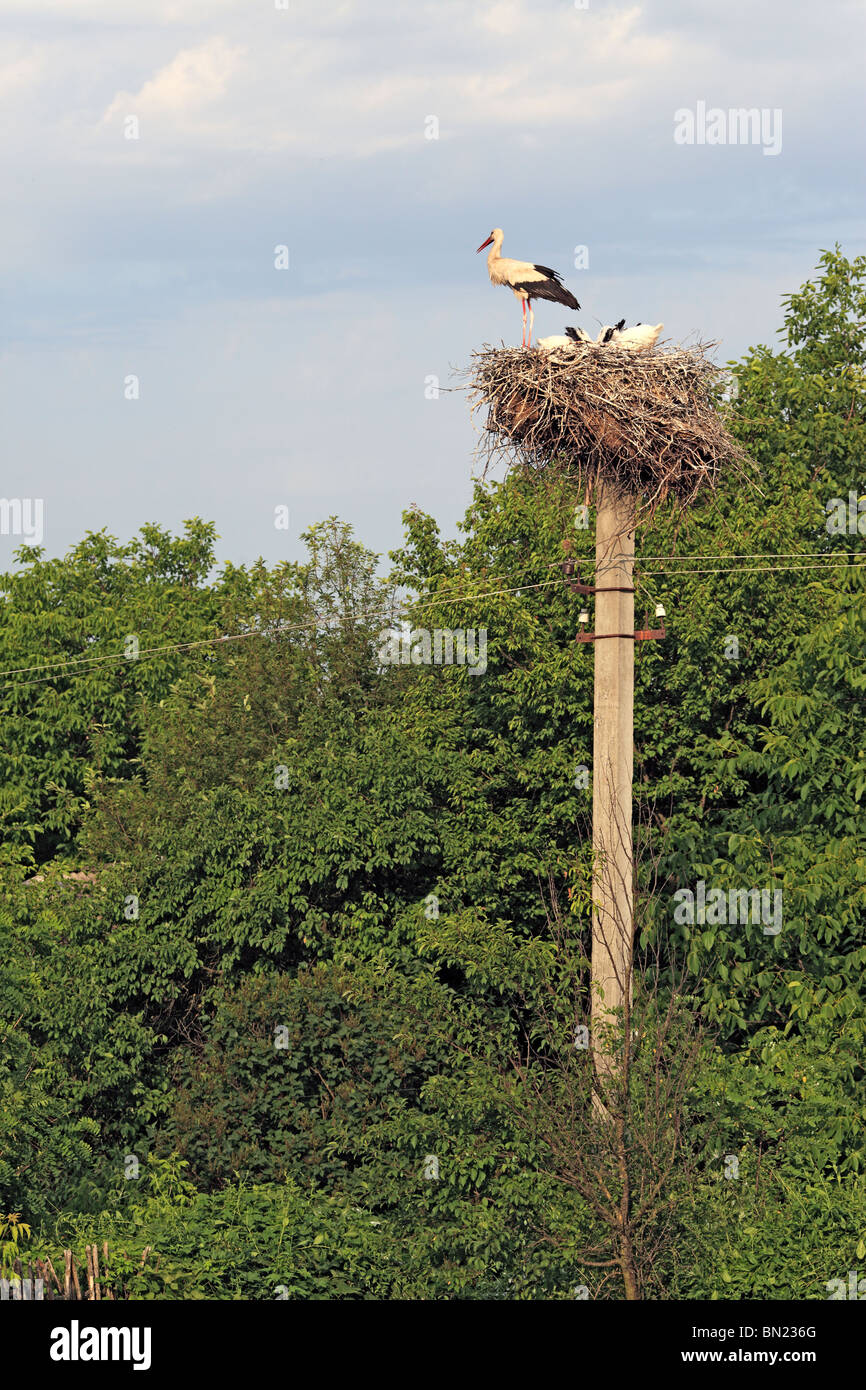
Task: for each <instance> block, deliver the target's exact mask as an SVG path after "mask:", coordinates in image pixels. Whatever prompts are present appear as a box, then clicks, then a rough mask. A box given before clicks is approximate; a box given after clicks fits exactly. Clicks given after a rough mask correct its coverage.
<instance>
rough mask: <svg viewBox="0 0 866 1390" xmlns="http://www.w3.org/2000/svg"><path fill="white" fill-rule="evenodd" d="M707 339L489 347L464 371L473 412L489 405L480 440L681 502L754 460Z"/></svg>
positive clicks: (594, 482)
mask: <svg viewBox="0 0 866 1390" xmlns="http://www.w3.org/2000/svg"><path fill="white" fill-rule="evenodd" d="M713 347H715V344H714V343H699V344H697V345H696V346H695V347H693V348H681V347H669V348H663V349H662V350H660V351H655V352H647V353H635V352H630V351H627V350H625V349H621V348H616V347H612V346H611V345H610V344H604V345H599V344H595V343H589V344H580V345H578V346H576V347H575V349H574V350H573V351H572V350H569V349H556V350H554V351H553V352H546V351H543V350H542V349H540V348H532V349H526V348H491V347H487V346H485V347H484V349H483V350H482V351H481V352H476V353H473V358H472V366H471V367H470V368H469V370H468V372H467V374H466V375H467V377H468V384H469V389H470V399H471V401H472V406H473V409H474V410H476V411H477V410H479V409H485V408H486V412H487V414H486V420H485V430H484V433H483V435H482V439H481V444H480V450H481V453H482V455H483V456H484V457H485V458H486V463H487V465H489V464H490V463H491V462H492V461H493V460H494V459H495V458H497V457H499V456H504V457H506V459H507V460H508V462H509V463H512V464H513V463H515V462H516V463H517V464H518V465H520V466H522V467H525V468H530V469H534V470H537V471H541V470H545V471H547V470H555V471H557V472H559V473H565V474H568V475H570V476H573V477H574V478H575V481H576V483H577V484H578V486H580V487H583V488H585V490H586V494H587V496H588V497H589V496H591V495H592V493H593V491H594V489H595V488H596V487H597V486H598V484H599V483H603V484H607V485H610V486H613V487H615V488H617V489H618V490H620V491H623V492H630V493H634V494H635V495H636V496H638V497H639V498H641V499H643V504H644V505H643V507H642V511H644V512H645V511H646V510H647V509H648V510H649V511H650V512H652V511H653V510H654V509H655V507H656V506H658V504H659V503H661V502H663V501H665V499H666V498H668V497H670V498H672V499H673V500H674V501H675V502H677V503H678V504H679V505H680V506H682V507H686V506H688V505H689V504H690V503H691V502H693V501H694V499H695V498H696V497H697V495H698V493H699V492H701V491H702V490H703V489H704V488H715V487H716V486H717V485H718V482H719V480H720V478H721V476H722V473H723V471H736V472H738V473H741V474H743V473H745V471H746V469H747V468H749V467H751V466H752V465H750V461H749V459H748V457H747V455H746V454H745V453H744V451H743V450H742V449H741V448H740V446H739V444H737V442H736V441H735V440H734V439H733V438H732V436H731V435H730V433H729V432H728V429H727V427H726V425H725V422H724V419H723V416H722V414H721V413H720V389H721V386H722V384H723V377H724V373H723V371H722V369H721V368H719V367H718V365H717V364H716V363H715V362H713V361H712V360H711V358H710V356H709V353H710V351H711V349H712V348H713Z"/></svg>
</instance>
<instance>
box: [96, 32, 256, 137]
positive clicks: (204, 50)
mask: <svg viewBox="0 0 866 1390" xmlns="http://www.w3.org/2000/svg"><path fill="white" fill-rule="evenodd" d="M245 52H246V50H245V49H244V48H241V47H234V46H232V45H231V44H230V43H228V42H227V41H226V40H225V39H224V38H222V37H221V36H217V37H215V38H211V39H207V40H206V41H205V42H204V43H202V44H199V45H198V46H197V47H195V48H186V49H183V50H182V51H181V52H180V53H178V54H177V56H176V57H174V58H172V60H171V62H169V63H166V64H165V66H164V67H161V68H160V69H159V71H158V72H156V73H155V74H154V76H153V77H151V78H150V79H149V80H148V81H147V82H145V83H144V85H143V86H142V87H141V88H140V89H139V91H137V92H135V93H130V92H118V94H117V96H115V98H114V100H113V101H112V102H111V104H110V105H109V107H108V109H107V110H106V112H105V114H104V115H103V118H102V119H103V121H104V122H105V123H110V122H112V121H114V120H116V119H117V118H121V119H122V118H123V117H124V116H125V115H126V114H127V113H128V112H133V113H135V114H136V115H138V116H140V117H142V118H146V117H148V116H151V117H157V118H159V117H168V118H169V119H170V121H171V122H172V125H173V128H174V129H176V126H175V125H174V123H175V122H177V121H179V120H196V119H197V118H200V117H201V116H202V114H203V113H206V112H207V111H208V109H212V108H213V107H215V106H219V105H220V103H221V100H222V98H223V97H224V96H225V95H226V94H227V92H228V90H229V84H230V82H231V79H232V78H233V77H234V76H235V75H236V74H237V73H238V72H239V70H240V69H241V66H242V63H243V59H244V54H245Z"/></svg>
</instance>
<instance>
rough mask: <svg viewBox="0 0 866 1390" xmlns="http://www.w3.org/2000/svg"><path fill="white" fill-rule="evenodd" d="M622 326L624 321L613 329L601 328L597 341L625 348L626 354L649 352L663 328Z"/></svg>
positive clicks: (644, 325)
mask: <svg viewBox="0 0 866 1390" xmlns="http://www.w3.org/2000/svg"><path fill="white" fill-rule="evenodd" d="M624 324H625V319H620V321H619V323H618V324H616V326H615V327H614V328H603V329H602V330H601V332H600V333H599V335H598V341H599V342H600V343H608V344H609V345H610V346H611V347H615V348H625V349H626V350H627V351H628V352H649V350H650V348H654V347H655V345H656V343H657V342H658V340H659V335H660V334H661V331H662V329H663V328H664V324H663V323H636V324H635V326H634V328H625V327H624V326H623V325H624ZM566 332H568V330H567V329H566Z"/></svg>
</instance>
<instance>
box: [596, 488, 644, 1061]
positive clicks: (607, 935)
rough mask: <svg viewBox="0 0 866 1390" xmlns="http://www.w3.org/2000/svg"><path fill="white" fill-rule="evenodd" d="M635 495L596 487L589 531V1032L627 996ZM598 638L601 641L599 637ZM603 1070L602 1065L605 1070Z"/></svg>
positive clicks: (631, 931)
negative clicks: (592, 564) (591, 666)
mask: <svg viewBox="0 0 866 1390" xmlns="http://www.w3.org/2000/svg"><path fill="white" fill-rule="evenodd" d="M634 525H635V498H634V497H633V496H632V495H628V494H624V493H621V492H617V491H615V490H613V489H612V488H610V487H609V486H605V485H602V484H599V489H598V493H597V496H596V530H595V560H596V567H595V719H594V740H593V758H592V762H593V778H592V789H593V790H592V847H593V876H592V902H593V911H592V1034H593V1050H594V1051H595V1053H596V1057H597V1058H598V1057H599V1056H601V1057H605V1056H606V1055H607V1053H608V1050H607V1049H606V1048H605V1047H604V1046H600V1043H599V1039H600V1036H601V1034H602V1032H603V1029H600V1028H599V1025H600V1024H603V1023H604V1022H605V1021H607V1022H608V1024H611V1023H613V1022H614V1020H613V1019H611V1018H610V1017H608V1015H609V1012H610V1011H611V1010H615V1009H621V1008H622V1007H623V1006H624V1004H625V1003H626V1000H628V1001H629V1002H630V1001H631V977H632V955H633V944H634V888H633V868H634V847H633V836H632V778H633V775H634V644H635V630H634V578H633V574H634ZM599 639H601V640H599ZM605 1069H606V1068H605Z"/></svg>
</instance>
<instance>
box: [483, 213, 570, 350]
mask: <svg viewBox="0 0 866 1390" xmlns="http://www.w3.org/2000/svg"><path fill="white" fill-rule="evenodd" d="M502 237H503V232H502V228H501V227H494V228H493V231H492V232H491V233H490V236H489V237H488V238H487V240H486V241H482V243H481V245H480V246H479V247H478V250H479V251H483V250H484V248H485V246H491V247H492V249H491V251H490V254H489V255H488V257H487V273H488V275H489V276H490V282H491V284H493V285H507V286H508V288H509V289H510V290H511V292H512V294H514V296H515V297H516V298H517V299H519V300H520V302H521V304H522V306H523V337H522V339H521V347H531V346H532V325H533V323H534V322H535V315H534V314H533V312H532V301H533V299H551V300H553V301H554V303H556V304H564V305H565V306H566V308H568V309H579V308H580V305H579V304H578V302H577V300H576V299H575V297H574V295H573V294H572V293H571V291H570V290H567V289H566V288H565V286H564V285H563V283H562V280H561V278H560V276H559V275H558V274H557V272H556V271H555V270H551V269H550V266H549V265H536V264H535V262H534V261H513V260H511V259H510V258H509V257H508V256H501V255H500V254H499V253H500V251H501V250H502ZM527 305H528V306H529V342H528V343H527V341H526V309H527Z"/></svg>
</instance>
